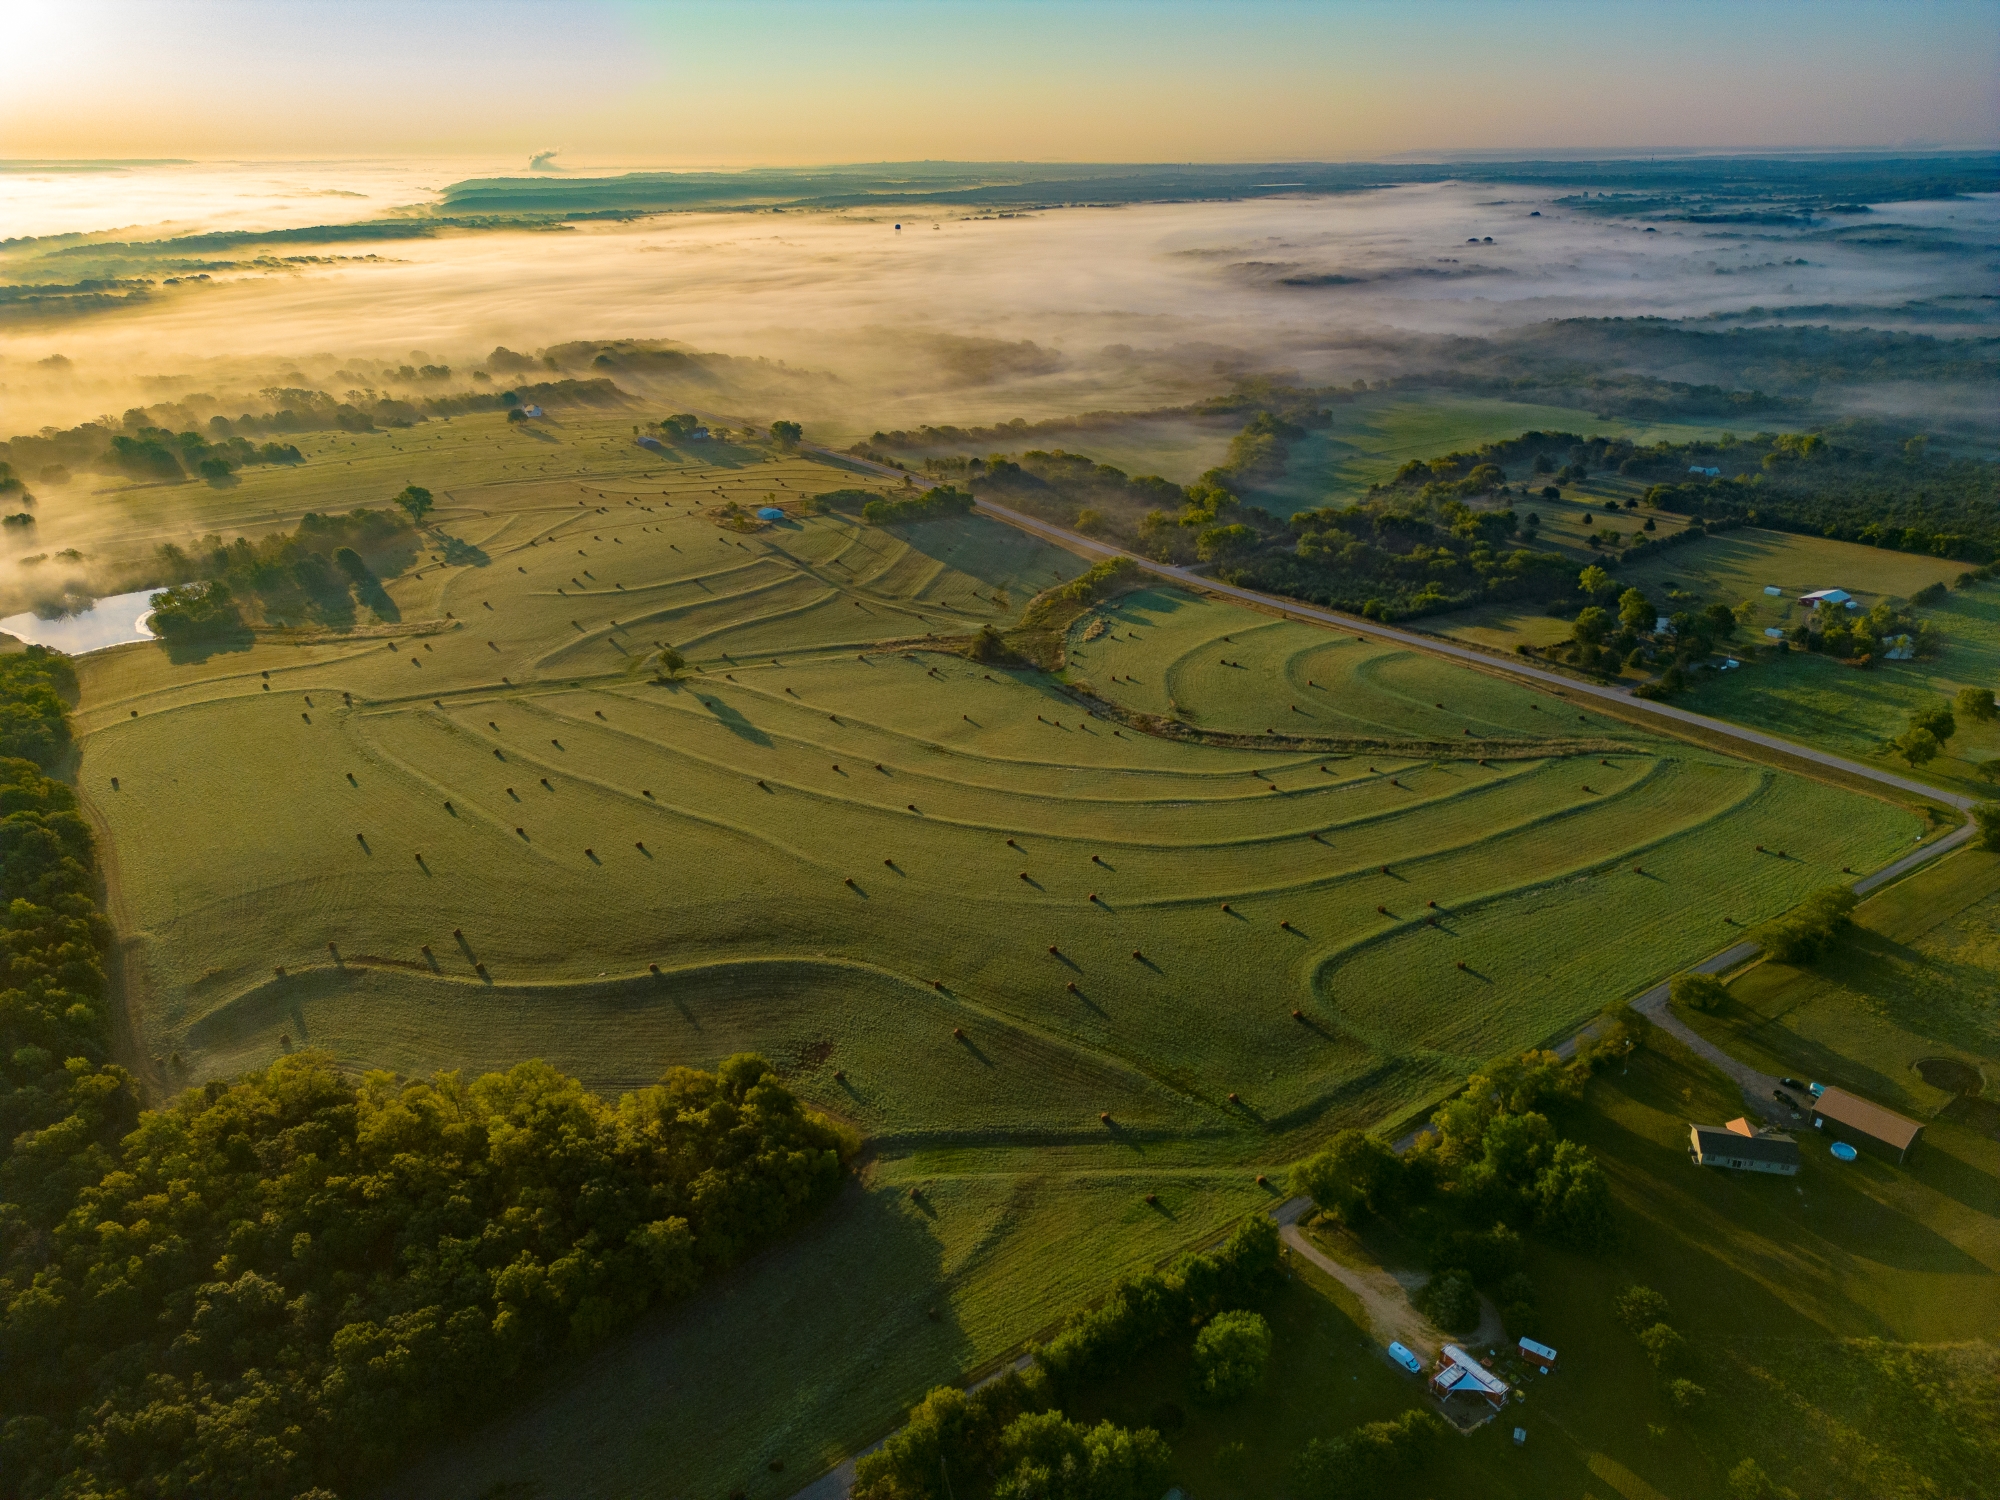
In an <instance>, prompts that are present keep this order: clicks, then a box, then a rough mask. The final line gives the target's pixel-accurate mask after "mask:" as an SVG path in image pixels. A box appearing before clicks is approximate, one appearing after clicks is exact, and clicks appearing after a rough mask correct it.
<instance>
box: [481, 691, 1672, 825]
mask: <svg viewBox="0 0 2000 1500" xmlns="http://www.w3.org/2000/svg"><path fill="white" fill-rule="evenodd" d="M567 691H571V689H563V688H559V689H554V690H552V692H551V693H540V694H537V695H536V696H537V697H547V696H551V695H552V693H553V692H567ZM621 696H622V695H621ZM513 701H514V702H516V704H517V706H519V707H522V708H531V709H534V710H536V711H538V712H541V713H544V714H547V715H549V716H550V717H553V718H558V719H560V720H562V722H564V723H566V724H574V725H577V726H580V727H582V728H584V729H587V730H590V731H592V732H594V733H605V732H607V731H608V732H610V733H612V734H616V735H619V736H621V737H624V738H628V739H634V740H637V741H639V742H640V743H641V744H644V745H647V746H649V747H651V748H653V749H655V750H659V751H662V752H664V753H666V754H669V755H673V756H676V757H679V758H681V759H685V760H688V761H692V762H694V763H696V764H698V765H702V766H705V767H707V768H709V769H711V770H714V771H718V772H721V773H724V774H727V775H731V776H737V777H742V778H744V779H747V780H762V781H766V782H771V783H773V784H775V785H777V786H780V787H782V788H784V789H785V790H787V791H791V792H794V793H796V794H798V795H800V796H804V797H812V798H817V799H818V800H821V801H824V802H828V803H833V804H836V805H839V806H843V807H853V808H856V809H858V810H861V811H867V812H883V813H889V814H892V815H896V816H900V814H899V813H897V810H896V809H895V808H892V807H888V806H886V805H884V804H880V803H874V802H867V801H862V800H860V799H858V798H852V797H837V796H834V795H832V794H831V793H829V792H826V791H825V790H824V789H821V788H817V787H807V786H802V785H800V784H799V783H797V782H793V781H788V780H784V779H782V778H774V777H771V776H764V777H752V776H750V775H749V773H748V772H746V771H744V770H743V769H742V768H741V767H739V766H737V765H733V764H730V763H727V762H721V761H717V760H714V759H712V758H710V757H708V756H705V755H702V754H699V753H698V752H695V751H693V750H689V749H687V748H685V747H683V746H680V745H674V744H669V743H668V742H666V741H664V740H656V739H651V738H648V737H646V736H644V735H641V734H638V733H637V732H635V731H632V730H628V729H624V728H622V727H620V726H618V725H615V724H611V723H610V722H609V721H602V722H594V721H592V720H589V719H582V718H578V717H576V716H574V715H572V714H568V713H564V712H562V711H561V710H559V709H554V708H551V707H549V706H548V705H546V704H542V703H534V702H530V701H528V700H526V699H516V700H513ZM673 711H674V712H680V713H686V712H687V711H686V710H679V709H677V710H673ZM689 717H691V718H692V717H693V716H692V715H691V714H690V715H689ZM697 722H699V721H697ZM766 732H768V731H766ZM786 738H787V739H790V737H789V736H787V737H786ZM790 742H791V743H792V744H794V745H798V744H801V743H810V742H802V741H799V740H796V739H790ZM815 748H821V749H822V753H826V752H825V751H824V749H823V747H819V746H817V745H815ZM1652 759H1653V762H1654V767H1655V768H1657V767H1658V766H1659V765H1661V764H1662V762H1661V760H1660V758H1658V757H1652ZM1513 764H1514V765H1516V766H1518V767H1520V769H1518V770H1508V771H1505V772H1502V773H1501V774H1500V775H1499V776H1497V777H1494V778H1492V779H1491V780H1488V781H1484V782H1480V783H1478V784H1477V785H1470V786H1462V787H1455V788H1452V789H1450V790H1448V791H1447V792H1446V793H1445V794H1444V795H1443V796H1433V797H1425V798H1422V799H1421V800H1418V801H1415V802H1404V803H1399V804H1397V805H1396V806H1394V807H1389V808H1384V809H1382V810H1380V811H1378V812H1372V813H1367V814H1363V815H1362V816H1360V817H1357V818H1350V819H1346V820H1344V821H1336V822H1331V823H1323V824H1320V825H1318V826H1317V827H1316V828H1314V827H1307V828H1303V829H1298V830H1295V831H1288V832H1285V833H1283V834H1279V835H1275V836H1259V837H1246V838H1240V839H1220V840H1200V841H1197V842H1191V843H1157V842H1148V843H1133V842H1132V841H1130V840H1121V839H1116V838H1085V837H1083V836H1080V835H1073V834H1064V833H1043V832H1030V833H1029V836H1030V837H1033V838H1043V839H1049V840H1052V841H1062V842H1073V843H1090V844H1094V845H1097V846H1104V845H1107V844H1108V845H1111V846H1113V847H1124V848H1138V849H1161V850H1192V849H1227V848H1236V847H1242V846H1247V845H1253V844H1264V843H1270V842H1273V841H1274V837H1275V838H1284V839H1294V838H1303V837H1305V836H1306V835H1308V834H1310V833H1314V832H1341V831H1351V830H1353V829H1356V828H1365V827H1367V826H1368V825H1370V824H1372V823H1376V822H1381V821H1385V820H1387V819H1390V818H1396V817H1401V816H1404V815H1406V814H1408V813H1410V812H1412V811H1419V810H1427V809H1430V808H1434V807H1439V806H1443V805H1445V804H1447V803H1451V802H1454V801H1456V800H1458V799H1459V798H1462V797H1471V796H1476V795H1479V794H1480V793H1483V792H1486V791H1493V790H1498V789H1501V788H1504V787H1507V786H1509V785H1511V783H1512V782H1513V781H1514V780H1516V779H1519V778H1524V777H1527V776H1531V775H1534V774H1535V773H1537V772H1539V771H1541V770H1544V769H1546V768H1547V766H1548V762H1547V761H1521V762H1515V763H1513ZM898 771H899V773H900V774H902V775H907V776H913V777H916V778H919V779H921V780H923V781H924V782H926V783H927V784H929V785H930V786H932V787H935V788H938V789H940V790H944V791H951V790H957V791H961V792H962V791H965V790H967V789H968V788H970V789H971V790H973V791H976V792H980V793H986V794H990V795H994V796H1014V797H1024V796H1025V797H1029V798H1031V799H1032V800H1033V801H1035V802H1037V803H1043V802H1051V801H1055V802H1063V803H1069V804H1075V805H1081V806H1089V807H1102V808H1109V809H1128V808H1150V807H1174V806H1186V805H1189V804H1190V802H1192V803H1194V804H1195V805H1198V806H1202V807H1204V808H1219V807H1228V806H1233V805H1235V804H1238V803H1258V802H1262V801H1264V799H1262V798H1258V797H1216V798H1206V799H1190V798H1188V797H1185V796H1169V797H1147V798H1141V799H1133V798H1112V797H1088V798H1086V797H1075V796H1072V797H1057V796H1055V795H1054V794H1053V793H1019V792H1010V791H1008V790H1006V789H1005V788H996V787H987V786H984V785H981V784H980V783H976V782H972V783H968V782H957V781H948V780H945V779H944V778H941V777H936V776H932V775H928V774H927V773H925V772H923V771H909V770H907V769H905V768H903V767H900V766H899V767H898ZM566 774H567V773H566ZM1124 774H1134V773H1124ZM1651 774H1653V773H1652V772H1651V771H1649V772H1648V776H1650V775H1651ZM1643 779H1645V778H1642V780H1643ZM1372 784H1374V783H1371V782H1368V781H1364V780H1362V779H1360V778H1355V779H1352V780H1346V781H1341V782H1337V783H1334V784H1331V785H1328V786H1326V787H1324V788H1322V787H1318V786H1314V787H1312V788H1311V789H1310V791H1309V792H1308V793H1307V795H1321V794H1322V793H1333V792H1338V791H1344V790H1351V789H1353V788H1355V787H1360V786H1367V785H1372ZM1635 784H1636V783H1635ZM1622 794H1623V793H1622V791H1621V792H1619V793H1611V794H1608V795H1611V796H1618V795H1622ZM1282 795H1286V796H1293V797H1296V796H1297V795H1298V794H1296V793H1283V794H1282ZM1600 805H1602V804H1601V803H1592V804H1586V806H1600ZM921 816H923V817H924V820H925V821H926V822H929V823H934V824H938V825H940V826H943V827H949V828H964V829H967V830H971V831H983V832H989V833H1002V832H1005V831H1006V830H1007V828H1008V827H1009V826H1011V825H1004V824H988V823H983V822H973V821H971V820H968V819H964V818H952V817H943V816H931V815H928V814H924V815H921ZM1015 831H1016V832H1022V831H1023V830H1021V829H1019V828H1016V829H1015Z"/></svg>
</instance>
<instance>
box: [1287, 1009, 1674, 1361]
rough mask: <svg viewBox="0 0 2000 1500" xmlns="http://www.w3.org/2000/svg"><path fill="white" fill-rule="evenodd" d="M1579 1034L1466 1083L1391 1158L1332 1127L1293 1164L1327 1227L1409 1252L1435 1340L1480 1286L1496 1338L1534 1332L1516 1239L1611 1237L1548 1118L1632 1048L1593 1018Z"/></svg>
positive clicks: (1585, 1243)
mask: <svg viewBox="0 0 2000 1500" xmlns="http://www.w3.org/2000/svg"><path fill="white" fill-rule="evenodd" d="M1593 1032H1594V1034H1593V1036H1592V1038H1591V1040H1590V1041H1589V1042H1588V1043H1587V1044H1585V1045H1583V1046H1581V1047H1579V1049H1578V1052H1577V1056H1576V1058H1575V1059H1574V1060H1573V1061H1571V1062H1568V1063H1565V1062H1563V1061H1562V1059H1560V1058H1558V1057H1557V1056H1556V1055H1555V1054H1554V1053H1552V1052H1527V1053H1524V1054H1522V1056H1520V1057H1519V1058H1515V1059H1508V1060H1506V1061H1503V1062H1500V1063H1497V1064H1495V1065H1493V1066H1492V1067H1489V1068H1488V1069H1486V1070H1485V1071H1484V1072H1481V1073H1475V1074H1473V1075H1472V1076H1471V1077H1470V1078H1468V1079H1467V1080H1466V1084H1465V1088H1464V1090H1463V1091H1461V1092H1460V1093H1459V1094H1457V1095H1456V1096H1455V1097H1453V1098H1452V1099H1451V1100H1449V1101H1448V1102H1446V1103H1445V1104H1444V1105H1442V1106H1440V1107H1439V1109H1438V1110H1437V1111H1436V1112H1435V1113H1434V1114H1433V1115H1432V1116H1431V1121H1430V1129H1429V1130H1427V1131H1425V1132H1423V1133H1422V1134H1420V1135H1419V1136H1418V1137H1417V1140H1416V1142H1415V1144H1414V1145H1413V1146H1412V1147H1411V1149H1410V1150H1409V1151H1407V1152H1404V1153H1402V1154H1400V1155H1399V1154H1398V1153H1397V1152H1396V1151H1395V1150H1394V1149H1393V1148H1392V1147H1391V1146H1390V1145H1389V1144H1388V1143H1387V1142H1385V1141H1383V1140H1381V1139H1380V1138H1378V1137H1375V1136H1372V1135H1368V1134H1366V1133H1364V1132H1362V1131H1358V1130H1346V1131H1342V1132H1341V1133H1340V1134H1338V1135H1336V1136H1335V1137H1334V1138H1333V1140H1332V1141H1331V1142H1330V1143H1329V1144H1328V1145H1327V1147H1326V1149H1325V1150H1323V1151H1321V1152H1319V1153H1318V1154H1316V1155H1315V1156H1313V1157H1311V1158H1309V1159H1308V1160H1306V1161H1304V1162H1302V1163H1300V1164H1299V1166H1298V1167H1297V1168H1295V1169H1294V1172H1293V1178H1292V1189H1293V1191H1294V1192H1298V1193H1303V1194H1305V1195H1307V1196H1309V1197H1310V1198H1311V1199H1312V1200H1313V1203H1314V1204H1315V1205H1316V1206H1317V1207H1318V1209H1319V1210H1320V1212H1321V1213H1323V1214H1326V1215H1327V1216H1328V1217H1329V1218H1331V1219H1333V1220H1335V1221H1336V1222H1338V1223H1340V1224H1344V1225H1350V1226H1352V1225H1356V1224H1360V1223H1362V1222H1364V1221H1366V1220H1368V1219H1370V1218H1375V1217H1379V1218H1382V1219H1385V1220H1388V1221H1391V1222H1393V1223H1395V1224H1397V1225H1398V1226H1399V1227H1400V1228H1401V1229H1402V1230H1403V1232H1404V1233H1405V1234H1407V1235H1409V1236H1410V1238H1411V1239H1412V1240H1413V1241H1414V1242H1415V1243H1416V1244H1418V1245H1420V1246H1422V1247H1423V1249H1424V1253H1425V1256H1426V1258H1427V1259H1428V1261H1429V1263H1430V1266H1431V1273H1432V1274H1431V1278H1430V1281H1429V1282H1428V1283H1427V1284H1426V1285H1425V1286H1424V1287H1423V1288H1421V1289H1420V1291H1419V1292H1418V1293H1417V1295H1416V1296H1414V1297H1413V1298H1412V1300H1413V1301H1414V1302H1415V1303H1416V1305H1417V1307H1418V1309H1419V1310H1420V1311H1422V1312H1423V1313H1424V1314H1425V1316H1427V1317H1429V1318H1430V1319H1431V1320H1432V1321H1433V1322H1435V1323H1436V1324H1437V1325H1438V1326H1439V1327H1441V1328H1443V1329H1445V1330H1446V1331H1447V1332H1452V1333H1462V1332H1466V1331H1468V1330H1470V1329H1471V1328H1472V1327H1474V1326H1475V1325H1476V1324H1477V1323H1478V1322H1479V1298H1478V1293H1479V1292H1481V1291H1484V1292H1485V1293H1487V1295H1489V1296H1490V1297H1492V1298H1493V1300H1494V1302H1495V1304H1496V1305H1497V1306H1498V1307H1499V1308H1500V1311H1501V1315H1502V1317H1503V1319H1504V1320H1505V1322H1506V1325H1507V1331H1508V1333H1509V1334H1511V1335H1513V1336H1515V1337H1520V1336H1521V1335H1523V1334H1527V1335H1532V1334H1534V1333H1535V1332H1536V1329H1537V1326H1538V1322H1537V1317H1536V1290H1535V1287H1534V1285H1533V1283H1532V1282H1531V1280H1530V1279H1529V1278H1528V1276H1527V1275H1526V1273H1525V1270H1524V1264H1525V1253H1524V1245H1523V1241H1522V1235H1523V1231H1528V1232H1532V1233H1536V1234H1540V1235H1543V1236H1545V1237H1546V1238H1548V1239H1549V1240H1550V1241H1552V1242H1554V1243H1556V1244H1561V1245H1566V1246H1569V1247H1570V1248H1573V1249H1578V1250H1582V1251H1585V1252H1593V1253H1594V1252H1599V1251H1603V1250H1606V1249H1609V1248H1610V1247H1611V1246H1612V1245H1614V1244H1615V1243H1616V1241H1617V1235H1618V1229H1617V1224H1616V1221H1615V1219H1614V1217H1613V1213H1612V1201H1611V1184H1610V1180H1609V1179H1608V1178H1607V1177H1606V1176H1605V1173H1604V1169H1603V1167H1602V1166H1600V1165H1599V1164H1598V1162H1597V1159H1596V1157H1595V1156H1594V1155H1593V1154H1592V1153H1591V1151H1590V1149H1589V1148H1588V1147H1587V1146H1584V1145H1582V1144H1581V1143H1580V1142H1577V1141H1573V1140H1570V1139H1568V1138H1567V1137H1566V1136H1565V1135H1564V1134H1563V1132H1562V1128H1561V1123H1560V1122H1561V1121H1562V1120H1563V1119H1564V1118H1565V1116H1566V1115H1567V1114H1568V1113H1569V1111H1570V1110H1571V1109H1572V1108H1573V1106H1574V1105H1575V1104H1576V1102H1577V1101H1578V1100H1580V1099H1581V1098H1582V1096H1583V1086H1584V1084H1585V1082H1586V1081H1587V1080H1588V1078H1589V1076H1590V1074H1591V1072H1592V1071H1593V1069H1595V1068H1597V1067H1598V1066H1601V1065H1602V1064H1603V1063H1604V1062H1606V1061H1608V1060H1609V1059H1611V1058H1614V1057H1619V1056H1623V1055H1624V1053H1625V1052H1626V1051H1628V1050H1629V1049H1630V1048H1631V1047H1632V1046H1633V1045H1635V1042H1636V1035H1637V1032H1636V1023H1635V1022H1633V1021H1632V1020H1630V1019H1628V1018H1626V1017H1624V1016H1623V1015H1618V1016H1606V1017H1603V1018H1600V1020H1599V1021H1598V1022H1597V1023H1596V1025H1595V1027H1594V1028H1593Z"/></svg>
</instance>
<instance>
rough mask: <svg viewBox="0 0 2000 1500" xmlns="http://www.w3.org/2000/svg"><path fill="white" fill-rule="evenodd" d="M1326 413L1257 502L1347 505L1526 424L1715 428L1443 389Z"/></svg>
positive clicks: (1372, 396) (1289, 507) (1369, 397)
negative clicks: (1408, 472)
mask: <svg viewBox="0 0 2000 1500" xmlns="http://www.w3.org/2000/svg"><path fill="white" fill-rule="evenodd" d="M1330 411H1331V412H1332V416H1333V421H1332V423H1331V425H1329V426H1327V427H1325V428H1322V429H1319V430H1317V431H1314V432H1310V433H1308V434H1307V435H1306V437H1305V438H1304V439H1303V440H1302V441H1300V442H1298V443H1295V444H1293V445H1292V452H1291V460H1290V462H1289V463H1288V464H1287V465H1286V470H1285V477H1284V478H1283V479H1281V480H1279V481H1278V482H1277V483H1275V484H1272V485H1269V486H1266V487H1265V488H1263V489H1260V490H1258V491H1256V492H1255V493H1254V495H1253V496H1252V497H1250V498H1252V499H1253V500H1254V502H1255V503H1256V504H1259V505H1262V506H1264V507H1265V508H1266V509H1268V510H1270V511H1272V512H1274V513H1275V514H1278V515H1290V514H1292V513H1293V512H1295V511H1301V510H1311V509H1313V508H1315V507H1317V506H1322V505H1347V504H1351V503H1352V502H1354V501H1355V500H1358V499H1360V498H1361V496H1362V494H1363V493H1364V492H1365V491H1366V490H1367V488H1368V486H1369V485H1371V484H1378V483H1381V482H1383V481H1385V480H1387V479H1389V478H1390V477H1391V476H1392V475H1394V473H1395V472H1396V470H1397V469H1398V468H1399V467H1401V465H1402V464H1404V463H1405V462H1407V461H1408V460H1410V459H1413V458H1423V459H1429V458H1435V457H1437V456H1438V455H1439V454H1440V453H1448V452H1452V451H1454V450H1457V449H1471V448H1476V447H1478V446H1479V445H1480V444H1481V443H1490V442H1496V441H1498V440H1499V439H1501V438H1511V437H1518V436H1520V435H1521V434H1522V433H1523V432H1527V431H1529V430H1531V429H1540V430H1541V431H1543V432H1574V433H1578V434H1580V435H1582V436H1586V437H1589V436H1595V435H1598V434H1602V435H1603V436H1605V437H1629V438H1630V439H1632V441H1633V442H1635V443H1654V442H1659V441H1661V440H1663V439H1664V440H1666V441H1669V442H1688V441H1691V440H1693V439H1696V438H1704V437H1712V436H1714V435H1715V432H1716V430H1717V429H1715V428H1714V427H1711V426H1706V425H1703V424H1699V423H1681V422H1628V421H1625V420H1624V419H1622V418H1617V417H1600V416H1598V415H1596V414H1595V413H1594V412H1589V411H1585V410H1582V409H1581V408H1578V407H1571V406H1542V405H1538V404H1535V403H1531V402H1521V401H1503V400H1500V399H1498V398H1496V397H1488V396H1460V395H1456V394H1452V393H1449V392H1443V391H1439V392H1435V393H1429V394H1415V393H1411V392H1407V391H1395V392H1387V391H1376V392H1370V393H1367V394H1360V395H1357V396H1356V397H1355V399H1354V400H1353V401H1352V402H1346V403H1342V404H1340V405H1336V406H1333V407H1331V408H1330ZM1079 446H1082V445H1079ZM1084 451H1089V450H1088V448H1085V449H1084ZM1530 508H1532V507H1530Z"/></svg>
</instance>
